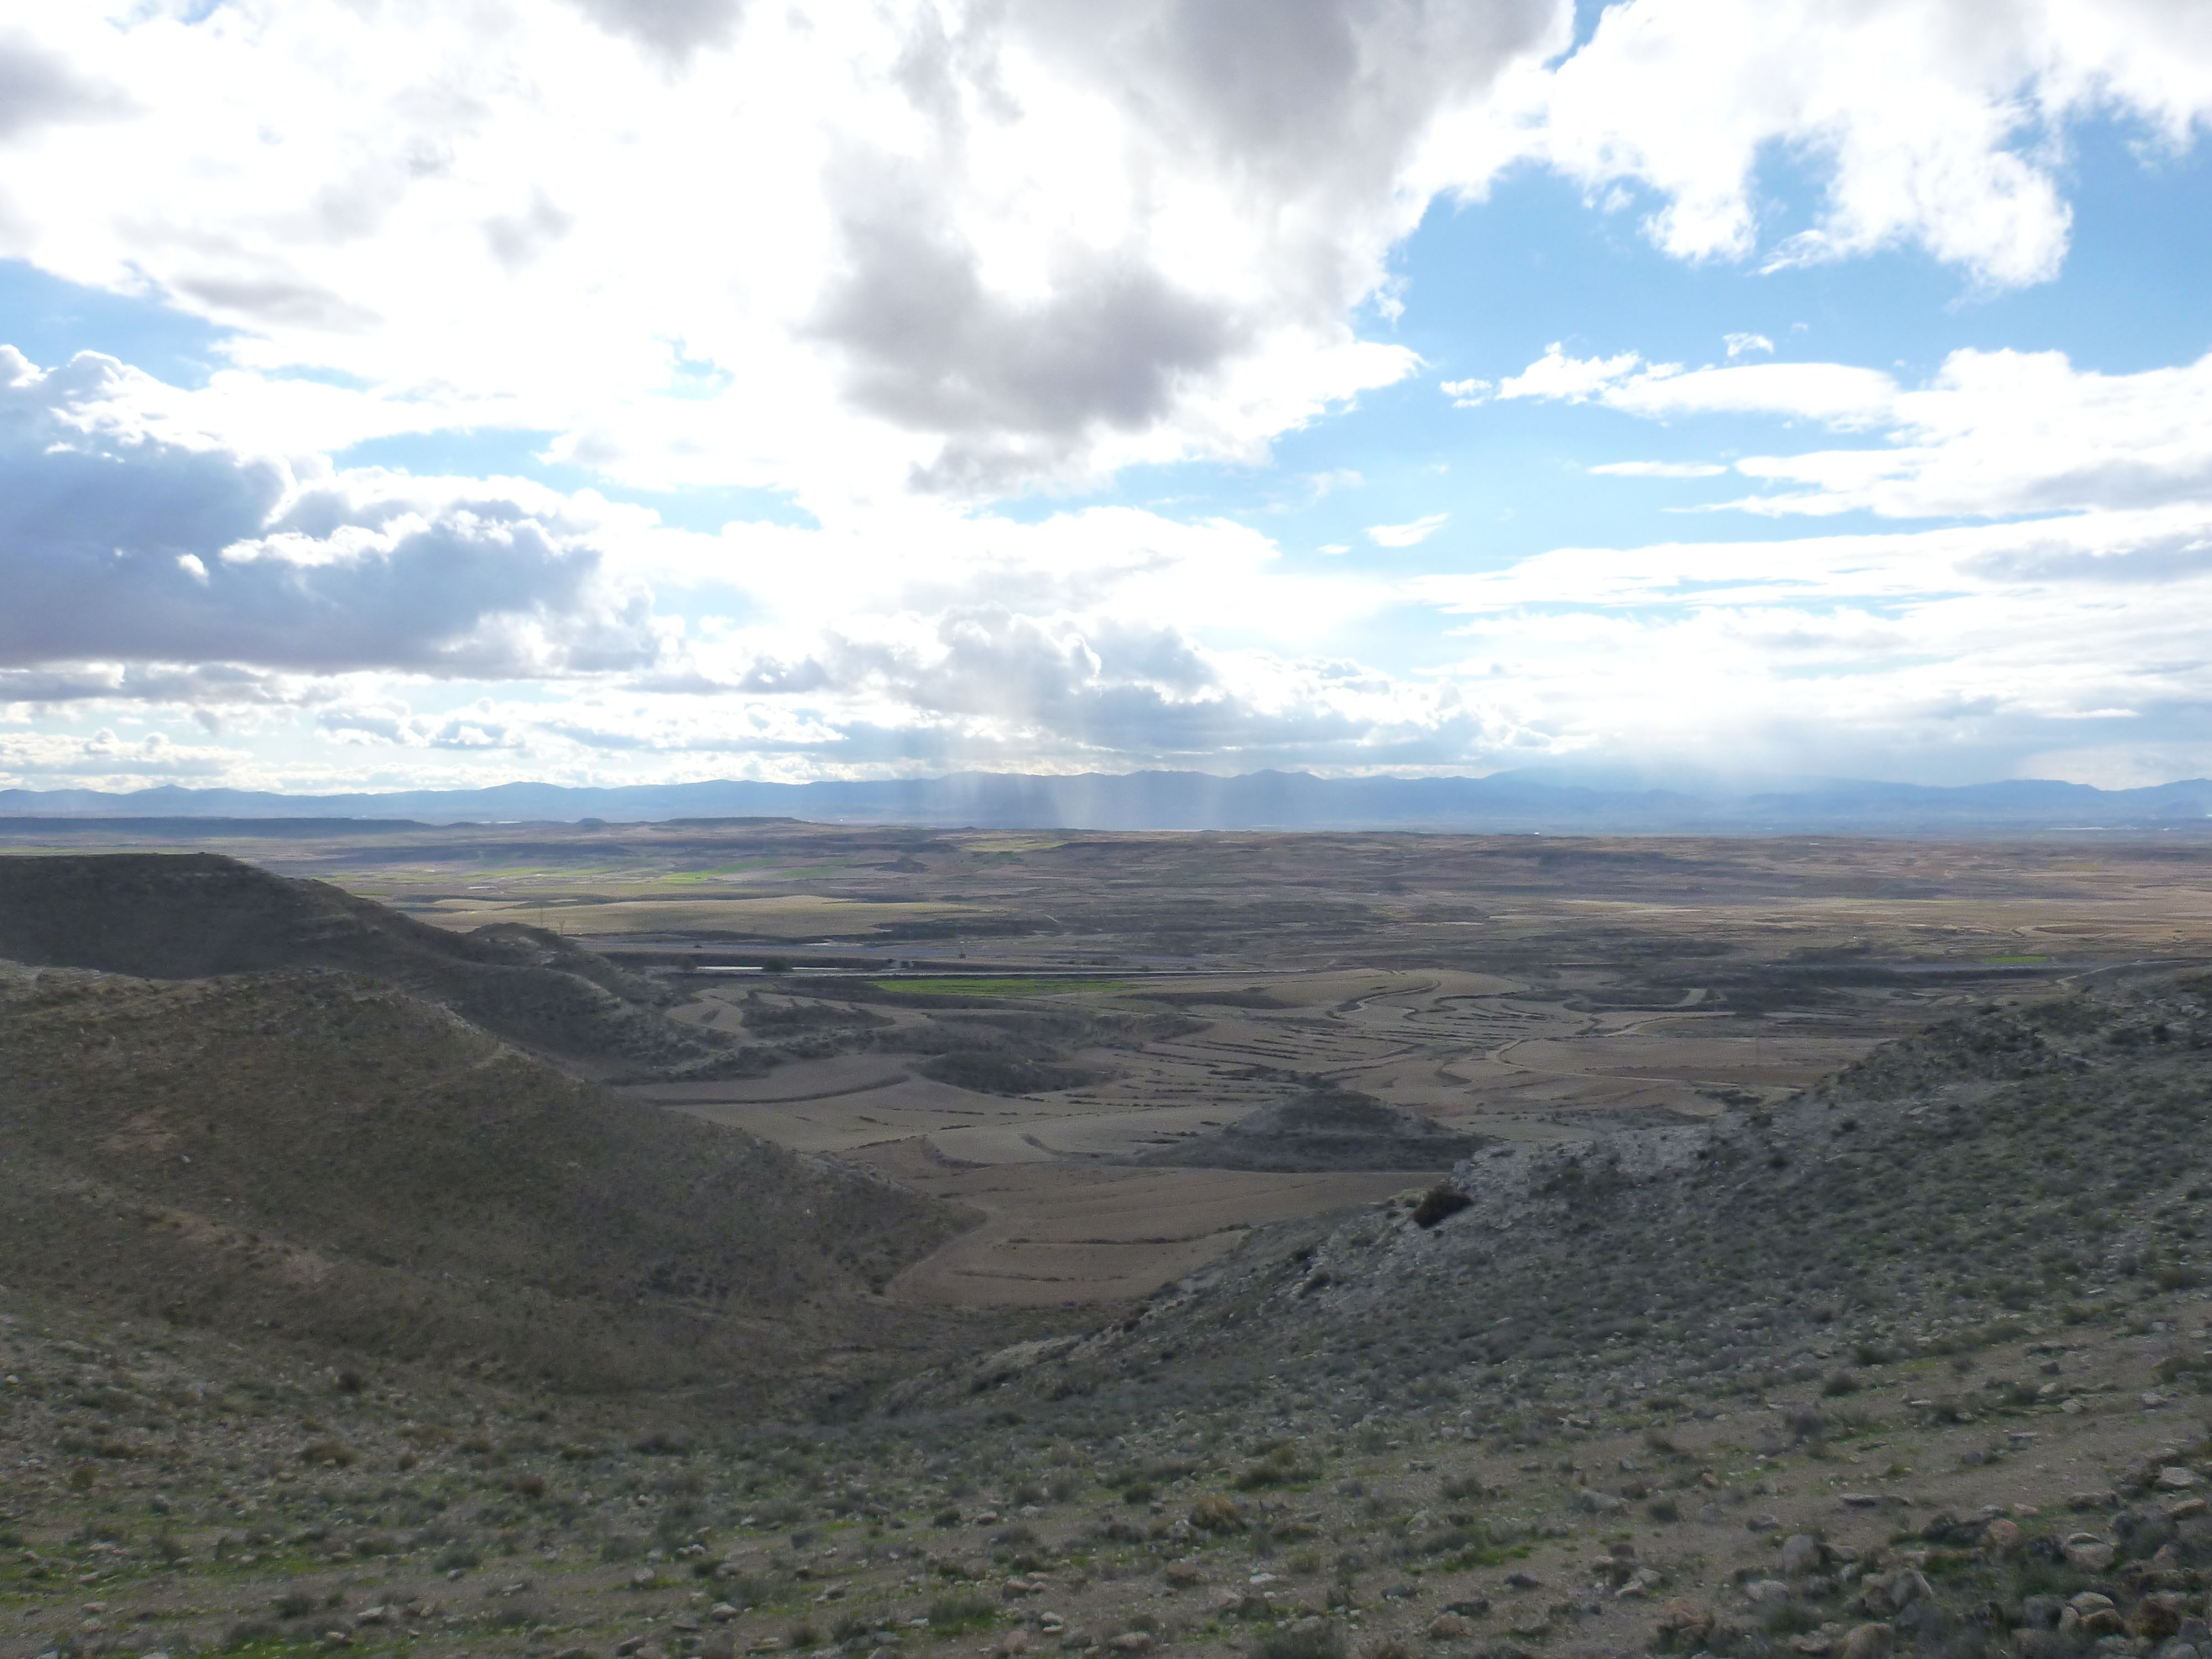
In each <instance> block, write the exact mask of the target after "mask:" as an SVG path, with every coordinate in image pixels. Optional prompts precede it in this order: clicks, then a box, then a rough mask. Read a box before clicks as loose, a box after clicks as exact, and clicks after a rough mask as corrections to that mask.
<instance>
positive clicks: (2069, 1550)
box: [2060, 1532, 2118, 1572]
mask: <svg viewBox="0 0 2212 1659" xmlns="http://www.w3.org/2000/svg"><path fill="white" fill-rule="evenodd" d="M2060 1553H2062V1554H2063V1555H2064V1556H2065V1558H2066V1565H2068V1566H2069V1567H2071V1568H2073V1569H2074V1571H2076V1572H2102V1571H2105V1570H2106V1568H2107V1567H2109V1566H2111V1565H2112V1558H2113V1557H2114V1556H2115V1555H2116V1554H2118V1551H2117V1550H2116V1549H2114V1548H2113V1547H2112V1545H2110V1544H2108V1543H2106V1541H2104V1540H2103V1539H2101V1538H2100V1537H2098V1536H2097V1535H2096V1534H2094V1533H2087V1532H2077V1533H2075V1534H2073V1535H2072V1536H2070V1537H2069V1538H2068V1539H2067V1541H2065V1543H2064V1544H2063V1545H2061V1546H2060Z"/></svg>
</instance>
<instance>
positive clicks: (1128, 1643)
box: [1106, 1630, 1152, 1653]
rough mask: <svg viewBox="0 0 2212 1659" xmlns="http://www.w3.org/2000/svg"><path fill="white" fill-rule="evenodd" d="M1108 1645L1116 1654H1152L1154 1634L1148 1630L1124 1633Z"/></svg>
mask: <svg viewBox="0 0 2212 1659" xmlns="http://www.w3.org/2000/svg"><path fill="white" fill-rule="evenodd" d="M1106 1645H1107V1646H1108V1647H1109V1649H1111V1650H1113V1651H1114V1652H1115V1653H1150V1652H1151V1651H1152V1632H1150V1631H1148V1630H1131V1631H1124V1632H1121V1635H1119V1636H1117V1637H1115V1638H1114V1639H1113V1640H1112V1641H1110V1642H1109V1643H1107V1644H1106Z"/></svg>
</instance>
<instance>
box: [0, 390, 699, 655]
mask: <svg viewBox="0 0 2212 1659" xmlns="http://www.w3.org/2000/svg"><path fill="white" fill-rule="evenodd" d="M161 402H162V398H161V388H160V387H159V386H157V385H156V384H155V383H154V382H152V381H150V380H149V379H148V377H146V376H144V375H143V374H138V373H137V372H136V371H133V370H131V369H128V368H125V366H123V365H122V364H119V363H118V362H115V361H114V360H113V359H112V358H107V357H103V356H98V355H96V354H93V353H85V354H82V355H80V356H77V357H76V358H75V359H73V360H72V361H71V362H69V363H67V364H65V365H63V366H61V367H59V368H54V369H51V370H40V369H39V368H36V367H35V366H33V365H32V364H31V363H30V362H27V360H26V359H25V358H24V357H23V356H22V355H21V353H19V352H17V351H15V349H13V348H12V347H0V582H3V583H4V584H5V585H6V587H7V589H8V592H9V603H8V605H6V606H5V607H0V666H4V667H9V668H33V667H48V666H52V665H64V664H69V663H73V662H97V661H102V660H107V661H122V662H132V663H167V664H191V663H195V662H230V663H236V664H240V665H248V666H252V667H257V668H263V669H274V670H292V671H301V672H313V673H328V672H339V671H347V670H352V669H361V668H382V669H404V670H409V671H416V672H427V673H434V674H444V675H453V674H462V673H467V674H476V675H484V674H524V673H537V674H544V673H555V674H557V673H562V672H574V671H595V670H603V669H606V668H611V667H617V666H635V665H641V664H643V663H646V662H648V661H650V660H651V659H653V656H654V655H655V654H656V653H657V652H658V650H659V645H660V640H659V635H658V634H657V633H656V631H655V629H653V625H652V619H651V617H650V614H649V601H648V600H647V599H646V598H645V596H644V595H643V594H642V593H641V592H627V593H625V592H618V591H611V589H610V588H609V586H608V584H607V583H606V581H605V576H604V573H603V571H602V568H601V567H602V559H601V555H600V553H599V550H598V549H597V548H595V547H594V546H593V545H592V542H591V540H590V538H589V537H588V534H587V533H586V532H583V530H582V527H580V526H577V525H575V524H574V523H573V522H570V521H568V513H566V511H565V510H564V507H563V504H562V502H561V501H560V499H559V498H558V497H556V496H555V495H553V494H552V492H550V491H545V490H542V489H537V488H536V487H534V486H529V485H522V486H520V487H518V488H517V489H513V490H502V489H499V488H498V487H496V486H495V485H483V484H459V485H456V484H452V483H447V484H443V485H441V484H440V483H434V482H425V481H421V480H415V479H407V478H400V477H388V476H386V475H380V474H375V473H352V474H347V475H343V476H326V477H311V478H307V479H302V478H301V477H297V476H295V473H294V471H293V470H292V468H291V466H290V465H289V463H287V462H286V461H284V460H283V459H280V458H275V457H270V456H268V455H254V454H250V453H242V452H240V451H239V450H236V449H234V448H231V447H227V446H225V445H224V444H222V442H220V441H216V440H213V439H210V438H208V437H206V436H204V435H197V434H194V433H191V432H190V431H189V430H186V429H183V428H179V427H178V426H176V425H175V424H174V423H173V422H166V421H164V420H162V419H161V417H160V415H159V413H158V410H159V409H160V405H161Z"/></svg>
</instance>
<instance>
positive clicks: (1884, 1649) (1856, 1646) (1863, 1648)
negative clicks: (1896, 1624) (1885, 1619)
mask: <svg viewBox="0 0 2212 1659" xmlns="http://www.w3.org/2000/svg"><path fill="white" fill-rule="evenodd" d="M1895 1639H1896V1638H1894V1637H1893V1635H1892V1633H1891V1632H1890V1628H1889V1626H1887V1625H1859V1626H1854V1627H1853V1628H1852V1630H1851V1632H1850V1634H1849V1635H1848V1636H1846V1637H1844V1652H1843V1659H1887V1656H1888V1654H1889V1650H1890V1647H1891V1644H1893V1642H1894V1640H1895Z"/></svg>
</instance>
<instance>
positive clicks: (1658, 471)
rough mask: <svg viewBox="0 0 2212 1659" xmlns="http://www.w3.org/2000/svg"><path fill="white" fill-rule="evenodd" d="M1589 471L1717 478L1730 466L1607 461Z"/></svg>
mask: <svg viewBox="0 0 2212 1659" xmlns="http://www.w3.org/2000/svg"><path fill="white" fill-rule="evenodd" d="M1589 471H1591V472H1592V473H1594V474H1595V475H1596V476H1597V477H1601V478H1717V477H1720V476H1721V475H1722V474H1723V473H1725V472H1726V471H1728V468H1726V467H1724V466H1715V465H1711V463H1709V462H1702V461H1607V462H1605V463H1603V464H1602V465H1597V466H1594V467H1591V468H1590V469H1589Z"/></svg>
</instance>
